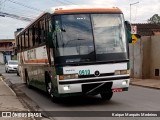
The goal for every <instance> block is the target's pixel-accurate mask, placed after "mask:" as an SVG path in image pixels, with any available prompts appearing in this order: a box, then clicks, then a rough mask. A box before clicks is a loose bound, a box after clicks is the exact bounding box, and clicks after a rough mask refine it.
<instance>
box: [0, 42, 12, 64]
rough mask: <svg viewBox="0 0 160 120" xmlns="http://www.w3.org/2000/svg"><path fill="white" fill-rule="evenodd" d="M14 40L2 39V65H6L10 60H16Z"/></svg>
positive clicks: (0, 55) (0, 47) (0, 61)
mask: <svg viewBox="0 0 160 120" xmlns="http://www.w3.org/2000/svg"><path fill="white" fill-rule="evenodd" d="M14 47H15V40H14V39H0V64H5V63H6V62H7V61H8V60H10V59H15V58H14Z"/></svg>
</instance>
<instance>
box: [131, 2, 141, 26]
mask: <svg viewBox="0 0 160 120" xmlns="http://www.w3.org/2000/svg"><path fill="white" fill-rule="evenodd" d="M138 3H139V1H138V2H135V3H131V4H130V23H131V20H132V12H131V6H132V5H135V4H138Z"/></svg>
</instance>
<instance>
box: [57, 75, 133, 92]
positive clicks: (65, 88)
mask: <svg viewBox="0 0 160 120" xmlns="http://www.w3.org/2000/svg"><path fill="white" fill-rule="evenodd" d="M88 81H89V80H80V81H64V82H59V87H58V88H59V89H58V94H67V93H69V94H71V93H82V94H99V93H101V92H122V91H127V90H128V87H129V82H130V79H129V76H128V77H124V78H122V79H114V80H108V79H107V80H106V79H98V81H96V80H90V81H91V82H88Z"/></svg>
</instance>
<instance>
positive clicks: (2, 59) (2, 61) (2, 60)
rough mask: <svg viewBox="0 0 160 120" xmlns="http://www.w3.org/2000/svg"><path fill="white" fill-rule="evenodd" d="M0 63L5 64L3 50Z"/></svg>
mask: <svg viewBox="0 0 160 120" xmlns="http://www.w3.org/2000/svg"><path fill="white" fill-rule="evenodd" d="M0 64H4V58H3V53H2V52H0Z"/></svg>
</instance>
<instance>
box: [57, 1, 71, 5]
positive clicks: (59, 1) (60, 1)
mask: <svg viewBox="0 0 160 120" xmlns="http://www.w3.org/2000/svg"><path fill="white" fill-rule="evenodd" d="M55 1H56V2H59V3H60V4H63V5H69V4H68V3H65V2H62V1H60V0H55Z"/></svg>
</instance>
